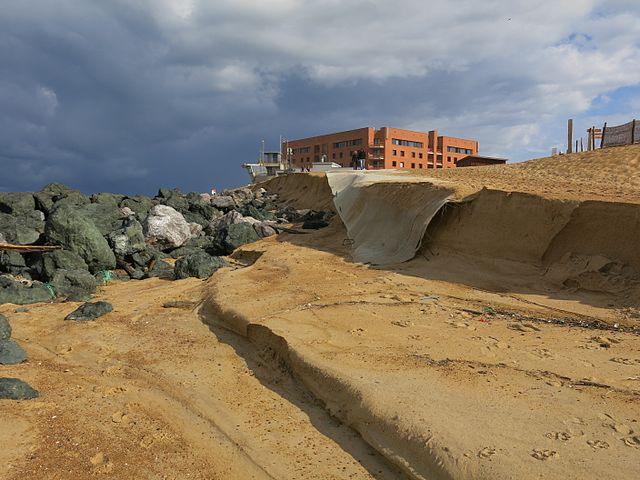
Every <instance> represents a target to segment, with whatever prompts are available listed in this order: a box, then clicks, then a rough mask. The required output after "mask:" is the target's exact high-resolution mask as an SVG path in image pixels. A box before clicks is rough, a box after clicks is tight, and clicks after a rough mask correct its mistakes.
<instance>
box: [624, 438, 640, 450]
mask: <svg viewBox="0 0 640 480" xmlns="http://www.w3.org/2000/svg"><path fill="white" fill-rule="evenodd" d="M622 441H623V442H624V443H625V445H626V446H628V447H634V448H640V435H634V436H633V437H628V438H623V439H622Z"/></svg>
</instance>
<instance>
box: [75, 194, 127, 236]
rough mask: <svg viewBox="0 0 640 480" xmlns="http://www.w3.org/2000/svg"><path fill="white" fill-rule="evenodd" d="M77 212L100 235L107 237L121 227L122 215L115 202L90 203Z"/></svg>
mask: <svg viewBox="0 0 640 480" xmlns="http://www.w3.org/2000/svg"><path fill="white" fill-rule="evenodd" d="M79 211H80V212H81V214H82V215H84V217H85V218H88V219H91V222H92V223H93V224H94V225H95V226H96V227H97V229H98V231H99V232H100V234H102V235H108V234H109V233H111V232H113V231H114V230H118V229H119V228H121V227H122V220H123V219H124V218H125V216H124V214H123V213H122V211H121V210H120V207H118V204H117V203H115V202H106V201H103V202H102V203H90V204H88V205H83V206H82V207H80V208H79Z"/></svg>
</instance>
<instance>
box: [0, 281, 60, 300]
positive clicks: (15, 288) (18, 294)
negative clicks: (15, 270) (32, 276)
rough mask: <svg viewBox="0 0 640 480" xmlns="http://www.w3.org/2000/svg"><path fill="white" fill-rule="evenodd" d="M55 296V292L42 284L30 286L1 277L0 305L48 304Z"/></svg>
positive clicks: (36, 283) (35, 283)
mask: <svg viewBox="0 0 640 480" xmlns="http://www.w3.org/2000/svg"><path fill="white" fill-rule="evenodd" d="M53 296H54V294H53V292H52V291H51V290H50V289H49V288H48V287H46V286H45V285H44V284H42V283H40V282H33V283H32V284H31V285H30V286H29V285H24V284H22V283H21V282H18V281H15V280H13V279H12V278H10V277H8V276H5V275H0V304H3V303H14V304H16V305H26V304H29V303H38V302H48V301H50V300H51V299H52V298H53Z"/></svg>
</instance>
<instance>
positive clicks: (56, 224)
mask: <svg viewBox="0 0 640 480" xmlns="http://www.w3.org/2000/svg"><path fill="white" fill-rule="evenodd" d="M276 201H277V195H274V194H268V193H267V192H266V191H264V190H263V189H258V190H256V191H253V190H251V189H249V188H239V189H234V190H226V191H225V192H223V194H222V195H215V196H211V195H208V194H199V193H188V194H186V195H184V194H182V193H181V192H180V191H179V190H177V189H165V188H161V189H160V190H159V191H158V194H157V195H156V196H155V197H153V198H150V197H145V196H142V195H137V196H126V195H116V194H111V193H98V194H94V195H91V196H87V195H84V194H82V193H81V192H79V191H77V190H73V189H71V188H69V187H67V186H65V185H61V184H57V183H54V184H50V185H47V186H46V187H44V188H43V189H42V190H41V191H39V192H36V193H5V192H0V243H4V242H6V243H12V244H18V245H59V246H62V247H63V250H59V251H54V252H47V253H19V252H7V251H0V304H1V303H15V304H28V303H35V302H43V301H49V300H52V299H53V298H55V297H62V298H65V299H70V300H74V301H87V300H89V299H90V296H91V293H93V292H94V291H95V289H96V285H98V284H100V283H102V282H107V281H108V280H109V279H111V278H121V279H129V278H131V279H143V278H149V277H164V278H186V277H189V276H193V277H198V278H207V277H208V276H210V275H211V274H212V273H213V272H215V271H216V270H217V269H218V268H220V267H221V266H224V265H225V262H224V260H223V259H222V258H220V257H221V256H223V255H228V254H230V253H231V252H233V250H235V249H236V248H238V247H239V246H241V245H244V244H246V243H249V242H253V241H256V240H259V239H260V238H263V237H267V236H270V235H274V234H276V233H277V229H278V224H281V223H304V225H303V228H320V227H322V226H326V224H327V220H328V218H329V217H330V216H331V213H329V212H313V211H308V210H305V211H300V210H295V209H293V208H290V207H287V208H283V209H279V208H278V206H277V205H276ZM168 259H176V262H175V266H172V265H171V264H170V261H172V260H170V261H169V262H167V261H165V260H168ZM118 272H121V273H118Z"/></svg>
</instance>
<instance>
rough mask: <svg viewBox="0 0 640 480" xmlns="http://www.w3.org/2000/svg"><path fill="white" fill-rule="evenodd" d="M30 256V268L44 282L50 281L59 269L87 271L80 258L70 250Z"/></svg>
mask: <svg viewBox="0 0 640 480" xmlns="http://www.w3.org/2000/svg"><path fill="white" fill-rule="evenodd" d="M31 255H32V257H31V258H32V260H31V263H30V265H31V267H32V268H33V269H34V270H35V271H36V273H37V274H38V275H39V277H40V279H41V280H43V281H45V282H48V281H50V280H51V279H52V278H53V276H54V275H55V273H56V271H57V270H59V269H63V270H89V267H88V266H87V263H86V262H85V261H84V260H83V259H82V257H81V256H80V255H78V254H77V253H75V252H72V251H71V250H56V251H54V252H46V253H42V254H31Z"/></svg>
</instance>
